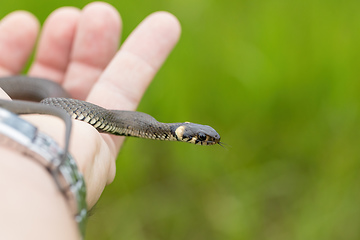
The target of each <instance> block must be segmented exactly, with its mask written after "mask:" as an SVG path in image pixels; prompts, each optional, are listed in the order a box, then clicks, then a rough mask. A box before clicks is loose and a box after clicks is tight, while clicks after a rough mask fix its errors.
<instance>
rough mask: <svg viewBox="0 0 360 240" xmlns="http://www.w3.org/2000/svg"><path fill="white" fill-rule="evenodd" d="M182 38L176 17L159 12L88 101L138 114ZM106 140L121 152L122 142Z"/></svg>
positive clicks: (126, 45)
mask: <svg viewBox="0 0 360 240" xmlns="http://www.w3.org/2000/svg"><path fill="white" fill-rule="evenodd" d="M179 36H180V24H179V22H178V20H177V19H176V18H175V17H174V16H173V15H172V14H170V13H167V12H156V13H153V14H151V15H150V16H148V17H147V18H146V19H145V20H144V21H142V22H141V23H140V25H139V26H138V27H137V28H136V29H135V30H134V31H133V32H132V34H131V35H130V36H129V37H128V38H127V40H126V41H125V43H124V44H123V46H122V47H121V48H120V50H119V52H118V53H117V54H116V56H115V57H114V58H113V60H112V61H111V62H110V64H109V65H108V67H107V68H106V69H105V71H104V72H103V74H102V75H101V77H100V79H99V80H98V81H97V82H96V84H95V85H94V87H93V89H92V90H91V92H90V94H89V96H88V98H87V101H89V102H93V103H95V104H97V105H100V106H102V107H105V108H108V109H118V110H135V109H136V107H137V105H138V104H139V102H140V99H141V97H142V95H143V94H144V92H145V90H146V88H147V87H148V85H149V83H150V82H151V80H152V79H153V77H154V76H155V74H156V73H157V71H158V70H159V68H160V67H161V65H162V64H163V62H164V61H165V59H166V58H167V56H168V55H169V53H170V52H171V50H172V49H173V48H174V46H175V44H176V43H177V41H178V39H179ZM106 137H110V138H111V140H112V141H113V142H114V148H115V149H114V150H115V151H117V149H118V148H119V146H120V144H121V142H122V138H119V137H115V136H106Z"/></svg>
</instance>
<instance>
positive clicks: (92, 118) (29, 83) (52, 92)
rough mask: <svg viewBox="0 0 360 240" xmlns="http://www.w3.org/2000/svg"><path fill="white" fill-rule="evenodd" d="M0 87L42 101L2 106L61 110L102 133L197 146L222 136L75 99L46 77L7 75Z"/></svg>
mask: <svg viewBox="0 0 360 240" xmlns="http://www.w3.org/2000/svg"><path fill="white" fill-rule="evenodd" d="M0 87H1V88H2V89H3V90H4V91H5V92H6V93H7V94H8V95H9V96H10V97H11V98H13V99H22V100H31V101H40V103H41V104H38V103H36V104H35V103H33V104H28V105H27V104H26V103H24V102H17V101H14V103H8V102H9V101H4V100H1V101H0V107H1V106H3V107H6V106H10V105H11V107H8V108H10V109H9V110H12V111H15V112H16V113H18V114H26V113H40V114H51V115H57V116H59V115H62V113H61V111H57V110H51V109H62V110H65V111H66V113H67V114H68V115H69V116H71V117H72V118H73V119H77V120H80V121H84V122H87V123H89V124H90V125H92V126H93V127H94V128H96V129H97V130H98V131H99V132H105V133H110V134H114V135H121V136H133V137H140V138H148V139H156V140H168V141H181V142H189V143H193V144H198V145H214V144H219V143H220V135H219V134H218V133H217V132H216V131H215V130H214V129H213V128H212V127H210V126H206V125H201V124H196V123H190V122H183V123H162V122H159V121H157V120H156V119H155V118H153V117H152V116H150V115H148V114H146V113H142V112H136V111H120V110H108V109H105V108H102V107H100V106H97V105H95V104H92V103H88V102H85V101H81V100H76V99H72V98H70V96H69V94H68V93H67V92H66V91H65V90H64V89H63V88H62V87H61V86H60V85H58V84H56V83H54V82H52V81H49V80H46V79H41V78H35V77H27V76H11V77H4V78H0ZM30 105H31V106H30ZM49 106H50V107H49ZM54 112H56V113H54Z"/></svg>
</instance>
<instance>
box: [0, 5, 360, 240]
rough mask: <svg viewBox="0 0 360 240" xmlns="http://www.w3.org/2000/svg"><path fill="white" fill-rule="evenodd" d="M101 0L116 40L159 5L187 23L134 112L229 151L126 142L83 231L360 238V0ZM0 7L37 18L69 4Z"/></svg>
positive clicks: (139, 237)
mask: <svg viewBox="0 0 360 240" xmlns="http://www.w3.org/2000/svg"><path fill="white" fill-rule="evenodd" d="M87 2H88V1H77V3H76V4H75V5H76V6H78V7H82V6H84V5H85V4H86V3H87ZM108 2H109V3H111V4H113V5H114V6H115V7H116V8H117V9H118V10H119V11H120V12H121V15H122V18H123V22H124V36H125V37H126V36H127V35H128V34H129V33H130V32H131V30H132V29H133V28H134V27H135V26H136V25H137V24H138V23H139V22H140V21H141V20H142V19H143V18H144V17H145V16H146V15H148V14H149V13H151V12H153V11H157V10H167V11H170V12H172V13H173V14H175V15H176V16H177V17H178V18H179V20H180V22H181V24H182V27H183V33H182V38H181V40H180V43H179V44H178V46H177V47H176V48H175V50H174V52H173V53H172V54H171V56H170V58H169V59H168V61H167V62H166V63H165V65H164V67H163V68H162V69H161V71H160V72H159V74H158V75H157V76H156V77H155V81H154V82H153V84H152V85H151V86H150V88H149V90H148V92H147V93H146V95H145V97H144V99H143V102H142V103H141V105H140V108H139V110H141V111H144V112H147V113H150V114H152V115H154V116H155V117H156V118H158V119H159V120H163V121H186V120H187V121H193V122H200V123H205V124H209V125H212V126H213V127H214V128H216V129H217V130H218V132H219V133H220V134H221V135H222V140H223V141H224V142H225V143H227V144H229V145H230V147H228V148H227V149H223V148H221V147H216V146H215V147H199V146H192V145H189V144H181V143H169V142H156V141H155V142H153V141H148V140H142V139H128V140H127V141H126V143H125V145H124V147H123V150H122V152H121V153H120V155H119V158H118V160H117V177H116V179H115V181H114V183H113V184H111V185H110V186H108V187H107V189H106V190H105V192H104V194H103V196H102V197H101V199H100V201H99V203H98V205H97V209H96V211H95V214H94V216H92V217H91V218H90V219H89V225H88V230H87V239H89V240H91V239H129V240H143V239H149V240H150V239H157V240H159V239H164V240H165V239H166V240H178V239H179V240H180V239H188V240H192V239H194V240H199V239H207V240H218V239H219V240H220V239H221V240H223V239H229V240H232V239H233V240H235V239H236V240H241V239H251V240H253V239H269V240H272V239H273V240H282V239H284V240H287V239H294V240H296V239H307V240H310V239H316V240H322V239H324V240H325V239H326V240H331V239H334V240H335V239H347V240H351V239H354V240H355V239H359V238H360V229H359V224H360V217H359V216H360V208H359V206H358V204H359V202H360V185H359V182H360V177H359V176H360V175H359V171H360V150H359V149H360V148H359V146H360V131H359V126H360V124H359V123H360V121H359V120H360V119H359V117H360V115H359V108H360V94H359V92H360V68H359V66H358V65H359V62H360V61H359V58H360V48H359V46H360V44H359V42H360V27H359V26H360V15H359V14H358V13H359V11H360V3H359V2H357V1H350V0H347V1H342V2H339V1H325V0H318V1H308V0H307V1H306V0H305V1H296V0H295V1H285V0H268V1H265V0H256V1H245V0H239V1H229V0H225V1H215V0H212V1H205V0H196V1H189V0H182V1H177V0H171V1H165V0H154V1H140V0H135V1H108ZM2 5H3V7H2V9H1V10H0V14H1V16H4V15H5V14H6V13H8V12H9V11H12V10H15V9H26V10H29V11H31V12H33V13H34V14H35V15H37V16H38V17H39V19H40V20H41V21H43V20H44V19H45V18H46V16H47V15H48V14H49V13H50V12H51V11H52V10H54V9H55V8H57V7H60V6H63V5H74V4H73V2H72V1H62V2H46V1H32V2H28V1H23V0H22V1H16V2H8V3H5V4H4V3H3V4H2ZM179 85H181V86H185V87H184V88H183V92H181V94H179V95H178V96H176V97H174V89H175V88H176V87H177V86H179Z"/></svg>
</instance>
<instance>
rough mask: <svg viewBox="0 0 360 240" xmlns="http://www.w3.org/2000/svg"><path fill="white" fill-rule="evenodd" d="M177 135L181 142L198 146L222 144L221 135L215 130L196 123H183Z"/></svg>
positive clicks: (176, 131)
mask: <svg viewBox="0 0 360 240" xmlns="http://www.w3.org/2000/svg"><path fill="white" fill-rule="evenodd" d="M175 135H176V138H177V139H178V140H180V141H183V142H189V143H193V144H198V145H214V144H218V143H220V135H219V134H218V133H217V132H216V131H215V129H213V128H212V127H210V126H207V125H201V124H196V123H190V122H185V123H182V124H181V125H180V126H179V127H177V128H176V130H175Z"/></svg>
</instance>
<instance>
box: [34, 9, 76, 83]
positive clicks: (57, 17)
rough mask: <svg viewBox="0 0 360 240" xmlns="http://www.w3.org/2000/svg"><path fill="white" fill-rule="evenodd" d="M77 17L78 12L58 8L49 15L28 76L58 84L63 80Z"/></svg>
mask: <svg viewBox="0 0 360 240" xmlns="http://www.w3.org/2000/svg"><path fill="white" fill-rule="evenodd" d="M79 16H80V11H79V10H78V9H76V8H73V7H64V8H60V9H57V10H56V11H54V12H53V13H52V14H50V16H49V17H48V18H47V20H46V21H45V23H44V27H43V30H42V33H41V37H40V40H39V45H38V48H37V53H36V56H35V60H34V63H33V65H32V66H31V68H30V70H29V75H32V76H37V77H43V78H47V79H51V80H53V81H55V82H58V83H60V82H61V81H62V80H63V79H64V76H65V72H66V68H67V65H68V63H69V60H70V52H71V48H72V42H73V39H74V35H75V31H76V25H77V22H78V19H79Z"/></svg>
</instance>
